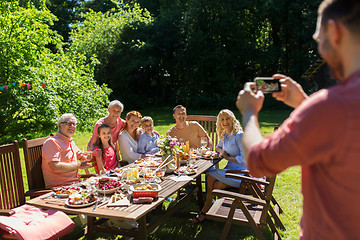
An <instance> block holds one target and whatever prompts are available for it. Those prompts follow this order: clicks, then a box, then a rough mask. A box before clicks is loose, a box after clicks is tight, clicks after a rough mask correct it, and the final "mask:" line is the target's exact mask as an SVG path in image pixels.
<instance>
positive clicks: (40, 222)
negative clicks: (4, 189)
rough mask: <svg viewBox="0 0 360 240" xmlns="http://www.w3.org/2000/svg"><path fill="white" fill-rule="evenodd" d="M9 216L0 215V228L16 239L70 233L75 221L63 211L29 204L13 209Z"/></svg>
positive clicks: (51, 236)
mask: <svg viewBox="0 0 360 240" xmlns="http://www.w3.org/2000/svg"><path fill="white" fill-rule="evenodd" d="M13 210H14V211H15V214H13V215H11V216H10V217H5V216H0V228H1V229H3V230H5V231H7V232H8V233H9V234H11V235H12V236H14V237H16V238H17V239H21V240H22V239H24V240H27V239H29V240H30V239H31V240H33V239H58V238H60V237H62V236H65V235H67V234H69V233H71V232H72V231H73V230H74V228H75V223H74V222H73V221H72V220H71V219H70V218H69V217H68V216H67V215H66V214H65V213H63V212H59V211H55V210H42V209H41V208H37V207H34V206H30V205H23V206H21V207H17V208H14V209H13Z"/></svg>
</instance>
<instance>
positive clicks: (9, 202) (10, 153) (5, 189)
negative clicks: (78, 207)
mask: <svg viewBox="0 0 360 240" xmlns="http://www.w3.org/2000/svg"><path fill="white" fill-rule="evenodd" d="M24 204H25V193H24V183H23V176H22V170H21V161H20V155H19V145H18V142H17V141H14V143H12V144H7V145H3V146H0V230H1V232H0V239H22V238H21V237H22V233H26V232H27V231H30V230H29V229H33V231H34V230H35V231H36V232H34V233H32V236H37V237H36V238H37V239H39V238H38V236H42V237H44V236H47V237H46V238H49V237H53V238H51V239H55V238H59V237H63V236H65V235H67V234H68V233H70V232H72V231H73V230H74V227H75V224H74V222H73V221H72V220H71V219H70V218H69V217H68V216H66V215H65V214H64V213H62V212H57V211H53V210H47V211H45V210H41V209H39V208H36V207H33V206H28V205H24ZM44 214H47V217H43V216H44ZM24 215H26V216H29V218H35V219H37V220H36V221H29V219H28V220H24V221H23V220H22V216H24ZM19 216H21V217H19ZM31 216H32V217H31Z"/></svg>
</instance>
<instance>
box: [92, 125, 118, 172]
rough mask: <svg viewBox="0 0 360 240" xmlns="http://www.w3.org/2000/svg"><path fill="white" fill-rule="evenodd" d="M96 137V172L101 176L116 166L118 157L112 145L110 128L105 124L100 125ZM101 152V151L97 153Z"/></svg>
mask: <svg viewBox="0 0 360 240" xmlns="http://www.w3.org/2000/svg"><path fill="white" fill-rule="evenodd" d="M97 131H98V136H97V139H96V142H95V149H94V150H95V152H99V154H94V155H95V158H96V164H97V166H96V171H97V173H98V174H103V173H105V172H106V171H108V170H110V169H114V168H116V166H117V162H118V156H117V154H116V151H115V146H114V144H113V143H112V137H111V128H110V127H109V125H107V124H105V123H104V124H101V125H100V126H99V127H98V130H97ZM99 150H101V151H99Z"/></svg>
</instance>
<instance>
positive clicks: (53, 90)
mask: <svg viewBox="0 0 360 240" xmlns="http://www.w3.org/2000/svg"><path fill="white" fill-rule="evenodd" d="M0 12H1V16H0V61H1V62H2V63H3V64H1V65H0V86H1V87H2V88H0V90H1V92H0V102H1V103H2V104H1V105H2V107H1V108H0V122H2V123H3V126H2V128H0V142H1V143H4V142H9V141H12V140H14V139H18V140H20V139H21V137H24V136H25V137H29V136H30V137H31V136H34V135H36V134H38V135H44V134H49V133H50V132H53V131H54V130H56V121H57V118H58V117H59V116H60V115H61V114H63V113H66V112H72V113H75V114H76V115H77V117H78V119H79V122H80V123H81V125H80V126H79V127H80V129H86V128H89V127H90V126H91V125H92V124H93V119H94V118H95V119H96V118H99V117H100V116H102V115H103V114H104V110H105V109H104V107H105V106H106V105H107V102H108V94H110V89H108V88H107V87H106V86H101V87H100V86H98V85H97V84H96V82H95V80H94V79H93V73H94V66H95V65H94V63H95V62H93V63H92V64H88V63H86V57H84V56H83V55H81V54H78V53H75V52H68V53H64V52H63V51H62V50H61V49H62V48H61V44H62V42H61V41H60V36H59V35H58V34H56V33H55V32H54V31H52V30H51V29H50V28H49V25H50V24H52V22H53V21H54V20H55V16H54V15H52V14H51V13H50V12H49V11H48V10H47V9H46V8H42V9H36V8H34V7H32V6H29V7H28V8H23V7H20V6H19V5H18V3H17V2H16V1H12V2H1V3H0ZM50 43H51V44H53V45H54V46H57V47H58V49H59V50H58V52H57V53H52V52H51V51H50V50H49V49H48V48H47V47H46V46H47V45H48V44H50ZM5 86H6V87H5Z"/></svg>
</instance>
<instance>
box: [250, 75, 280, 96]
mask: <svg viewBox="0 0 360 240" xmlns="http://www.w3.org/2000/svg"><path fill="white" fill-rule="evenodd" d="M254 82H255V83H256V90H257V91H259V90H260V91H262V92H263V93H273V92H281V84H280V82H279V79H274V78H272V77H256V78H255V79H254Z"/></svg>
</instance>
